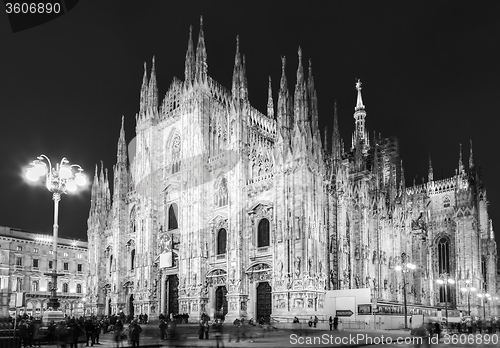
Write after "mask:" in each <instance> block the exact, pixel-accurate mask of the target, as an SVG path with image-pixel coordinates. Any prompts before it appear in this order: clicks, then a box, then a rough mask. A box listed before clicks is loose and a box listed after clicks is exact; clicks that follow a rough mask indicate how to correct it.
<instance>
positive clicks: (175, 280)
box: [167, 274, 179, 316]
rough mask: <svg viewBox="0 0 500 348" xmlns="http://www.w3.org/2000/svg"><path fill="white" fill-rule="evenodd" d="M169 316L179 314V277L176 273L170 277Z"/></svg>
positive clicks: (168, 281)
mask: <svg viewBox="0 0 500 348" xmlns="http://www.w3.org/2000/svg"><path fill="white" fill-rule="evenodd" d="M167 289H168V296H167V298H168V308H167V309H168V312H167V314H168V316H170V314H172V315H176V314H179V277H177V275H176V274H174V275H171V276H169V277H168V280H167Z"/></svg>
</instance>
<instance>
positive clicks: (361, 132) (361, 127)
mask: <svg viewBox="0 0 500 348" xmlns="http://www.w3.org/2000/svg"><path fill="white" fill-rule="evenodd" d="M356 89H357V91H358V98H357V101H356V107H355V108H354V120H355V129H354V135H353V144H352V148H354V147H355V146H356V145H357V144H361V145H362V147H363V150H366V149H367V148H368V146H369V144H368V135H367V132H366V131H365V117H366V111H365V106H364V104H363V99H362V98H361V80H359V79H358V81H357V82H356Z"/></svg>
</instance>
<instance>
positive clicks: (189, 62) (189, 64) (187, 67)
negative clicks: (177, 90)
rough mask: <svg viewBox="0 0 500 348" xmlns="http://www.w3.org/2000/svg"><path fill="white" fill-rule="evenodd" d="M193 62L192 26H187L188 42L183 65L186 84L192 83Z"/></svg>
mask: <svg viewBox="0 0 500 348" xmlns="http://www.w3.org/2000/svg"><path fill="white" fill-rule="evenodd" d="M194 64H195V60H194V48H193V26H192V25H190V26H189V40H188V48H187V51H186V62H185V64H184V81H185V82H186V83H192V82H193V80H194V72H195V70H194V69H195V67H194Z"/></svg>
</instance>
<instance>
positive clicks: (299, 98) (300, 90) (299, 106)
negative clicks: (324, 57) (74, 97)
mask: <svg viewBox="0 0 500 348" xmlns="http://www.w3.org/2000/svg"><path fill="white" fill-rule="evenodd" d="M297 54H298V56H299V65H298V67H297V82H296V84H295V96H294V119H295V122H297V123H298V124H301V123H302V122H307V121H308V114H307V112H306V111H307V110H306V103H307V99H306V98H307V95H306V91H305V85H304V68H303V67H302V49H301V48H300V46H299V49H298V51H297Z"/></svg>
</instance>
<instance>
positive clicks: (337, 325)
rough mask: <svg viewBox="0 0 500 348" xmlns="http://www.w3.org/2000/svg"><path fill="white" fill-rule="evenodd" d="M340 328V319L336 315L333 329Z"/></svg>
mask: <svg viewBox="0 0 500 348" xmlns="http://www.w3.org/2000/svg"><path fill="white" fill-rule="evenodd" d="M338 327H339V317H337V315H335V317H334V318H333V329H334V330H338Z"/></svg>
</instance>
